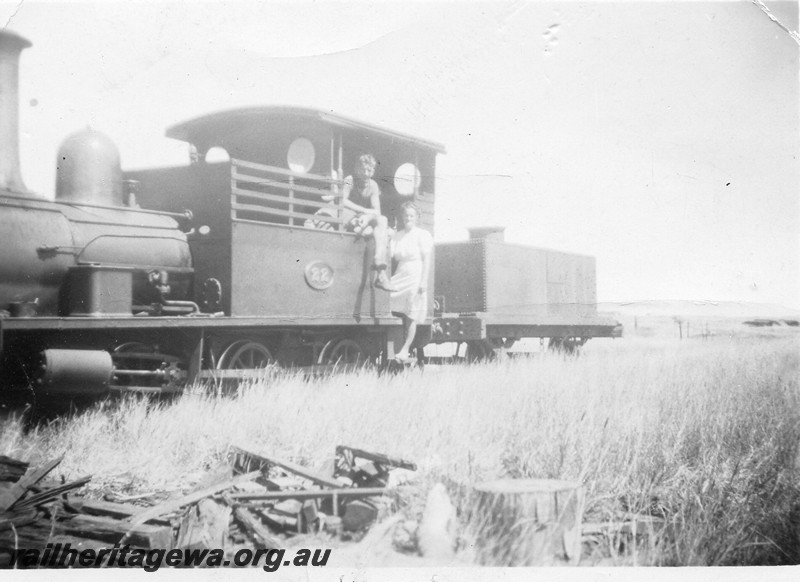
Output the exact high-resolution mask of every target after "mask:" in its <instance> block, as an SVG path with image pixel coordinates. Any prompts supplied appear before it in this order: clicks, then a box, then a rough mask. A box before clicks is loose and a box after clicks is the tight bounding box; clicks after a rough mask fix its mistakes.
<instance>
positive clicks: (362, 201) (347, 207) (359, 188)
mask: <svg viewBox="0 0 800 582" xmlns="http://www.w3.org/2000/svg"><path fill="white" fill-rule="evenodd" d="M376 165H377V162H376V161H375V157H374V156H373V155H372V154H364V155H361V156H359V157H358V159H357V160H356V163H355V165H354V167H353V173H352V175H350V176H347V177H346V178H345V179H344V190H343V192H342V205H343V206H344V219H345V221H346V223H345V228H346V229H347V230H348V231H350V232H354V233H356V234H358V235H360V236H363V237H365V238H366V237H369V238H371V240H372V241H373V244H374V249H373V250H374V254H373V261H372V268H373V269H375V270H376V271H377V273H376V275H375V287H377V288H378V289H383V290H384V291H389V292H392V291H394V289H393V288H392V286H391V284H390V283H389V275H388V273H387V271H388V268H389V265H388V262H387V252H386V250H387V245H388V242H389V234H388V230H389V221H388V220H387V219H386V217H385V216H384V215H383V214H381V191H380V188H379V187H378V183H377V182H376V181H375V180H373V179H372V177H373V176H374V175H375V166H376Z"/></svg>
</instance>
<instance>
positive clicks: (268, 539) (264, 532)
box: [233, 507, 283, 550]
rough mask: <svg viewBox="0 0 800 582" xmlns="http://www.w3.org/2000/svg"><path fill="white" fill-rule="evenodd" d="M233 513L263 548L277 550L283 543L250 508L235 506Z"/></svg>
mask: <svg viewBox="0 0 800 582" xmlns="http://www.w3.org/2000/svg"><path fill="white" fill-rule="evenodd" d="M233 515H234V517H235V518H236V520H237V521H238V522H239V523H240V524H241V525H242V527H244V528H245V529H246V530H247V531H248V532H249V533H250V534H251V535H252V536H253V537H255V541H256V542H257V543H258V544H260V545H261V546H262V547H263V548H264V549H267V550H277V549H280V548H281V546H282V545H283V544H282V543H281V542H280V540H278V538H276V537H274V536H273V535H272V532H270V531H269V530H268V529H267V528H266V527H264V525H263V524H262V523H261V520H260V519H258V518H257V517H256V516H255V515H253V513H252V512H250V510H248V509H245V508H244V507H237V508H236V509H234V510H233Z"/></svg>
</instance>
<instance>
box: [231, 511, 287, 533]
mask: <svg viewBox="0 0 800 582" xmlns="http://www.w3.org/2000/svg"><path fill="white" fill-rule="evenodd" d="M242 509H247V508H242ZM254 513H255V514H257V515H260V516H261V517H263V518H264V521H266V522H267V523H268V524H269V525H270V526H271V527H273V528H275V529H279V530H283V531H297V516H290V515H284V514H283V513H278V512H277V511H272V510H270V509H269V508H267V509H257V510H254Z"/></svg>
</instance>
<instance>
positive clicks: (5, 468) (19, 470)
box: [0, 455, 28, 481]
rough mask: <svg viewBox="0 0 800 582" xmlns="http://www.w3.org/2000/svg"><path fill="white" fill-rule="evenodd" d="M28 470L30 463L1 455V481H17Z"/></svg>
mask: <svg viewBox="0 0 800 582" xmlns="http://www.w3.org/2000/svg"><path fill="white" fill-rule="evenodd" d="M27 470H28V463H24V462H22V461H18V460H17V459H12V458H11V457H6V456H5V455H0V481H17V480H18V479H19V478H20V477H22V476H23V475H24V474H25V471H27Z"/></svg>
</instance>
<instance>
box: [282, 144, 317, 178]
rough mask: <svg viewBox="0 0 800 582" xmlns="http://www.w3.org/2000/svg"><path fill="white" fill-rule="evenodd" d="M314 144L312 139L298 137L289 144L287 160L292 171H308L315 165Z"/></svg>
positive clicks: (303, 172)
mask: <svg viewBox="0 0 800 582" xmlns="http://www.w3.org/2000/svg"><path fill="white" fill-rule="evenodd" d="M315 156H316V153H315V152H314V144H313V143H311V140H310V139H307V138H305V137H298V138H297V139H296V140H294V141H293V142H292V145H290V146H289V153H288V154H287V156H286V162H287V163H288V164H289V169H290V170H291V171H292V172H298V173H301V174H305V173H307V172H308V171H309V170H310V169H311V168H312V167H313V166H314V158H315Z"/></svg>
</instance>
